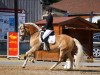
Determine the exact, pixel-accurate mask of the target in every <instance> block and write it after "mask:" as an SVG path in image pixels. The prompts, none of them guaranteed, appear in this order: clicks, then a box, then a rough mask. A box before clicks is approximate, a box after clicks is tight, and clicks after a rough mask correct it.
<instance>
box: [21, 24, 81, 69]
mask: <svg viewBox="0 0 100 75" xmlns="http://www.w3.org/2000/svg"><path fill="white" fill-rule="evenodd" d="M40 30H41V28H40V27H38V26H37V25H36V24H34V23H25V24H22V25H20V40H24V38H25V36H26V35H29V36H30V46H31V49H30V50H29V51H27V52H26V54H25V57H26V60H25V62H24V64H23V67H25V66H26V63H27V61H28V57H29V56H31V55H32V54H33V53H34V52H35V51H37V50H39V48H40V45H41V42H40ZM75 46H77V50H76V52H75V51H74V50H75V49H74V48H75ZM50 49H51V50H50V51H49V52H59V61H58V62H57V63H56V64H54V65H53V66H52V67H51V68H50V69H53V68H55V67H56V66H57V65H58V64H59V63H61V61H63V60H66V59H67V58H69V61H70V67H69V69H73V58H74V55H76V58H75V67H76V68H77V69H78V68H79V62H80V60H81V56H82V54H83V48H82V45H81V43H80V42H79V41H78V40H77V39H75V38H72V37H70V36H68V35H64V34H61V35H56V43H55V44H50ZM73 52H74V53H73Z"/></svg>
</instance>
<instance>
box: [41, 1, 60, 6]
mask: <svg viewBox="0 0 100 75" xmlns="http://www.w3.org/2000/svg"><path fill="white" fill-rule="evenodd" d="M42 1H43V3H44V5H50V4H52V3H55V2H58V1H60V0H42Z"/></svg>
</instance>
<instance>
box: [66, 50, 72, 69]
mask: <svg viewBox="0 0 100 75" xmlns="http://www.w3.org/2000/svg"><path fill="white" fill-rule="evenodd" d="M67 56H68V58H69V61H70V62H68V69H69V70H72V69H73V57H72V55H71V52H68V53H67Z"/></svg>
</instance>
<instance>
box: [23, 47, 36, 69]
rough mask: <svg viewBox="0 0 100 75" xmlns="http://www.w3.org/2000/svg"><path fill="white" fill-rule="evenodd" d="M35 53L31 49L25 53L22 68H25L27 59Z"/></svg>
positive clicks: (34, 49)
mask: <svg viewBox="0 0 100 75" xmlns="http://www.w3.org/2000/svg"><path fill="white" fill-rule="evenodd" d="M35 51H36V48H34V47H32V48H31V49H30V50H29V51H27V52H26V54H25V56H24V58H25V61H24V63H23V65H22V67H23V68H25V66H26V64H27V61H28V59H29V57H30V56H31V55H32V54H33V53H34V52H35Z"/></svg>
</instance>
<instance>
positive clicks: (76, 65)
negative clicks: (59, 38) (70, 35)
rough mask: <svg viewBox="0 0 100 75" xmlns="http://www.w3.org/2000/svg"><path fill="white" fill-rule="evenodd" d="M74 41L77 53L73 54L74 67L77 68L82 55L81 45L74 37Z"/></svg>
mask: <svg viewBox="0 0 100 75" xmlns="http://www.w3.org/2000/svg"><path fill="white" fill-rule="evenodd" d="M74 42H75V45H76V46H77V49H78V50H77V54H76V55H75V56H74V58H75V67H76V68H77V69H78V68H79V67H80V61H81V59H82V56H83V47H82V45H81V43H80V42H79V41H78V40H77V39H75V38H74Z"/></svg>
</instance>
